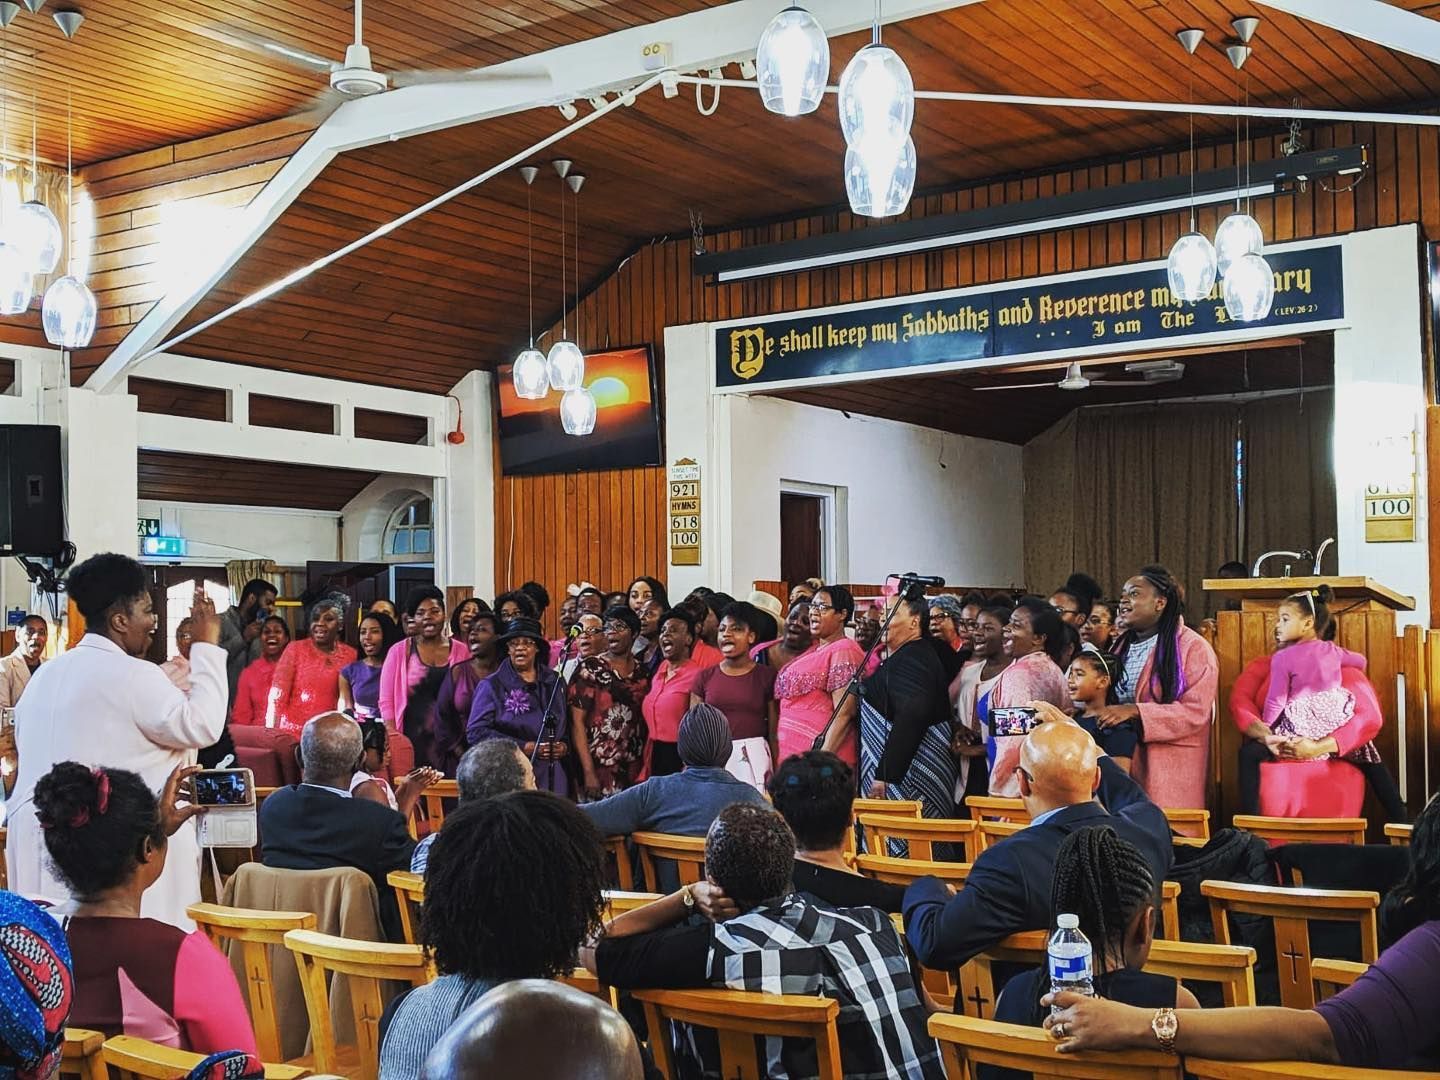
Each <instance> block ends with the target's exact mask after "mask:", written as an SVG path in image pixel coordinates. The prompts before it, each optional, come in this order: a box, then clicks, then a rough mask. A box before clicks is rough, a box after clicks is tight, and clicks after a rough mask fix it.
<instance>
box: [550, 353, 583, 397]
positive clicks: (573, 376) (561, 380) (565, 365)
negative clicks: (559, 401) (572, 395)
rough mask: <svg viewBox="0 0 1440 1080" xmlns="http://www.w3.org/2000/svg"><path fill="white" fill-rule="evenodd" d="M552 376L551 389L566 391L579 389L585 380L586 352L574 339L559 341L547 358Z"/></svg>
mask: <svg viewBox="0 0 1440 1080" xmlns="http://www.w3.org/2000/svg"><path fill="white" fill-rule="evenodd" d="M545 366H546V369H547V370H548V372H549V376H550V389H551V390H559V391H560V392H561V393H565V392H567V391H570V390H579V389H580V386H581V384H582V383H583V382H584V381H585V354H584V353H582V352H581V351H580V346H579V345H576V344H575V343H574V342H573V341H557V342H556V343H555V344H554V345H551V346H550V354H549V355H548V356H547V357H546V358H545Z"/></svg>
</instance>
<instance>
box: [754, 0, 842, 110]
mask: <svg viewBox="0 0 1440 1080" xmlns="http://www.w3.org/2000/svg"><path fill="white" fill-rule="evenodd" d="M755 72H756V77H757V79H758V80H759V83H760V100H761V101H763V102H764V103H765V108H767V109H769V110H770V111H771V112H773V113H779V114H781V115H782V116H801V115H803V114H804V113H809V112H814V111H815V110H816V109H818V108H819V107H820V101H821V99H822V98H823V97H824V96H825V81H826V79H828V78H829V77H830V41H829V39H828V38H826V36H825V28H824V27H822V26H821V25H820V23H819V21H818V20H817V19H816V18H815V16H814V15H811V14H810V12H808V11H806V10H805V9H804V8H802V7H795V6H791V7H788V8H786V9H785V10H784V11H782V12H780V14H779V15H776V16H775V18H773V19H771V20H770V25H769V26H767V27H765V32H764V33H763V34H761V35H760V47H759V48H758V49H757V50H756V52H755Z"/></svg>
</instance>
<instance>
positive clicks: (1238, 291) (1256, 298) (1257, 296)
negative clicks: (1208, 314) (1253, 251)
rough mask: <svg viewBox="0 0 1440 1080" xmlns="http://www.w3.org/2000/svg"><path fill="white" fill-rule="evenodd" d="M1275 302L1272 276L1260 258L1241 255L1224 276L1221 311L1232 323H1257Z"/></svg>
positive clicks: (1273, 277)
mask: <svg viewBox="0 0 1440 1080" xmlns="http://www.w3.org/2000/svg"><path fill="white" fill-rule="evenodd" d="M1274 302H1275V274H1274V272H1273V271H1272V270H1271V269H1270V264H1269V263H1268V262H1266V261H1265V259H1264V257H1263V256H1261V255H1242V256H1240V258H1238V259H1236V260H1235V261H1234V262H1233V263H1231V264H1230V272H1229V273H1227V274H1226V275H1225V310H1226V312H1228V313H1229V315H1230V317H1231V318H1232V319H1234V320H1235V321H1236V322H1258V321H1259V320H1261V319H1263V318H1265V317H1266V316H1267V315H1269V314H1270V305H1271V304H1273V303H1274Z"/></svg>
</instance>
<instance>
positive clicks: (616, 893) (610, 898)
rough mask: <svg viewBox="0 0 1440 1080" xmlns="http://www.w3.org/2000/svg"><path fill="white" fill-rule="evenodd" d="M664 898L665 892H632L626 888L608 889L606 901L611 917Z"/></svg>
mask: <svg viewBox="0 0 1440 1080" xmlns="http://www.w3.org/2000/svg"><path fill="white" fill-rule="evenodd" d="M663 898H664V894H663V893H658V892H630V891H627V890H624V889H606V890H605V903H606V904H607V905H609V908H610V917H611V918H612V919H613V918H614V917H615V916H616V915H623V914H625V912H627V911H634V910H635V909H636V908H641V907H644V906H645V905H646V904H650V903H654V902H655V901H656V900H661V899H663Z"/></svg>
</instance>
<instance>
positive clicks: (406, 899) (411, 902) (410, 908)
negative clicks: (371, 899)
mask: <svg viewBox="0 0 1440 1080" xmlns="http://www.w3.org/2000/svg"><path fill="white" fill-rule="evenodd" d="M385 880H386V881H388V882H389V883H390V887H391V888H392V889H394V890H395V900H396V902H397V903H398V904H399V905H400V928H401V930H402V931H403V932H404V935H405V943H406V944H407V945H418V944H419V943H420V938H419V937H418V936H417V934H418V932H419V929H420V905H421V904H423V903H425V879H424V878H423V877H421V876H420V875H419V874H415V873H411V872H410V871H409V870H391V871H390V873H389V874H387V875H386V877H385Z"/></svg>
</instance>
